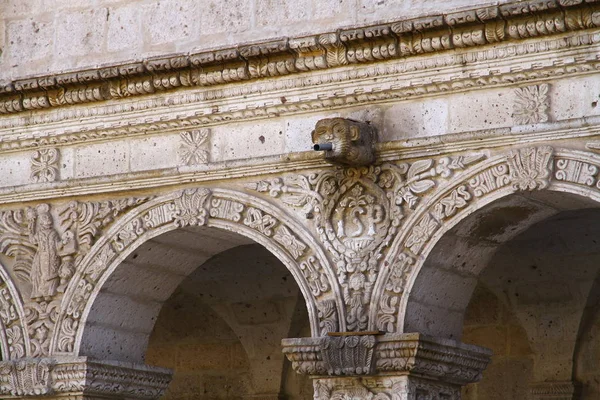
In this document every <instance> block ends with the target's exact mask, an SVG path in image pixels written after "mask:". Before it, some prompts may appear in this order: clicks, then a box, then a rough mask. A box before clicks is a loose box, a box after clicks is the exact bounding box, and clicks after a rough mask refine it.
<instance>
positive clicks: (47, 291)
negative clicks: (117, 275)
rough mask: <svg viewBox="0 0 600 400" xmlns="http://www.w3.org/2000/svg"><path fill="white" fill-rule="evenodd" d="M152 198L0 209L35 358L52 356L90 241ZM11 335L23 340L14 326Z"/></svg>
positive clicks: (1, 245) (2, 239)
mask: <svg viewBox="0 0 600 400" xmlns="http://www.w3.org/2000/svg"><path fill="white" fill-rule="evenodd" d="M148 199H149V198H148V197H135V198H126V199H120V200H111V201H102V202H79V201H72V202H69V203H68V204H66V205H62V206H59V207H55V208H52V207H51V206H50V205H49V204H45V203H42V204H38V205H37V206H35V207H27V208H23V209H17V210H9V211H2V212H0V251H1V252H2V253H3V254H5V255H7V256H9V257H11V258H12V260H13V263H12V265H11V266H10V270H11V271H12V273H13V274H14V276H15V277H16V279H17V282H18V284H17V287H18V288H19V291H20V292H21V296H22V297H23V298H24V313H25V319H26V321H27V322H26V324H27V330H28V335H29V337H28V340H29V343H30V345H31V355H32V356H39V355H45V354H48V351H49V346H50V340H51V337H52V331H53V329H54V324H55V322H56V318H57V316H58V314H59V312H60V304H61V296H62V293H63V292H64V291H65V289H66V287H67V284H68V283H69V281H70V279H71V277H72V276H73V274H74V273H75V270H76V268H77V266H78V265H79V263H80V262H81V260H82V259H83V258H84V257H85V255H86V254H87V253H88V252H89V250H90V248H91V247H92V245H93V244H94V243H95V241H96V240H97V239H98V238H99V237H100V235H101V234H102V232H103V231H104V229H106V227H108V226H109V225H110V224H111V223H112V222H114V220H115V219H116V218H117V217H118V216H119V215H121V214H122V213H124V212H125V211H128V210H129V209H130V208H132V207H134V206H136V205H138V204H141V203H143V202H145V201H147V200H148ZM5 293H7V292H5ZM0 304H2V302H0ZM9 310H10V308H9ZM6 313H7V315H11V314H10V312H9V311H6ZM7 334H8V335H11V336H12V337H11V340H12V341H13V342H14V341H16V340H20V331H19V330H18V329H16V328H11V332H10V333H7ZM17 335H19V336H17ZM13 347H14V346H13ZM18 352H21V350H18Z"/></svg>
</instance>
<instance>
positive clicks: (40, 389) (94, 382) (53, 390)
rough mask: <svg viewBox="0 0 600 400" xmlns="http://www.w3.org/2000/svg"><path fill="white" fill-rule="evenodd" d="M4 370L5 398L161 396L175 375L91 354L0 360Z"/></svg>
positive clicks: (0, 388) (0, 384)
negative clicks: (84, 355)
mask: <svg viewBox="0 0 600 400" xmlns="http://www.w3.org/2000/svg"><path fill="white" fill-rule="evenodd" d="M0 372H1V373H0V395H2V398H4V399H12V398H23V396H27V397H29V396H32V397H37V396H43V395H67V396H69V395H75V396H77V395H98V396H101V397H102V398H123V397H126V398H136V399H157V398H159V397H160V396H161V395H162V394H163V393H164V391H165V390H166V389H167V386H168V384H169V382H170V381H171V376H172V372H171V371H170V370H168V369H165V368H159V367H151V366H148V365H137V364H131V363H125V362H106V361H92V360H89V359H88V358H87V357H77V358H68V359H63V360H57V359H52V358H28V359H24V360H18V361H4V362H0ZM77 398H79V397H77Z"/></svg>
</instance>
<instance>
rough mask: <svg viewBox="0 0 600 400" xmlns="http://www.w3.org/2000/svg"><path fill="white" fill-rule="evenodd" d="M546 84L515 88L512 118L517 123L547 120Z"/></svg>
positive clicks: (547, 86) (523, 123) (534, 122)
mask: <svg viewBox="0 0 600 400" xmlns="http://www.w3.org/2000/svg"><path fill="white" fill-rule="evenodd" d="M548 88H549V85H548V84H541V85H533V86H526V87H523V88H519V89H516V90H515V103H514V108H513V119H514V121H515V123H517V124H518V125H526V124H537V123H539V122H547V121H548V108H549V99H548Z"/></svg>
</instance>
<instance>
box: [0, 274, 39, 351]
mask: <svg viewBox="0 0 600 400" xmlns="http://www.w3.org/2000/svg"><path fill="white" fill-rule="evenodd" d="M31 355H32V354H31V344H30V340H29V332H28V330H27V323H26V315H25V310H24V307H23V301H22V300H21V296H20V295H19V291H18V290H17V288H16V287H15V284H14V282H13V281H12V279H11V277H10V276H9V275H8V273H7V272H6V268H5V267H4V266H3V265H1V264H0V357H1V358H0V359H1V360H3V361H4V360H14V359H17V358H23V357H28V356H29V357H30V356H31Z"/></svg>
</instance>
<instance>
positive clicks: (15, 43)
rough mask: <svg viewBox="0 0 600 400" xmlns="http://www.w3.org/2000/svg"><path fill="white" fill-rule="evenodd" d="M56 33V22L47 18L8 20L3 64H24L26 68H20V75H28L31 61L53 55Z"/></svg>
mask: <svg viewBox="0 0 600 400" xmlns="http://www.w3.org/2000/svg"><path fill="white" fill-rule="evenodd" d="M54 33H55V28H54V23H53V22H52V21H50V20H47V19H36V20H34V19H33V18H28V19H21V20H17V21H12V22H8V24H7V25H6V42H7V44H8V47H7V48H6V49H2V50H3V55H4V57H5V61H4V62H3V64H4V63H6V65H7V66H8V65H10V66H11V67H13V68H17V67H21V66H24V69H20V71H23V72H20V73H19V75H21V76H24V75H26V73H28V67H27V65H28V64H29V63H31V62H32V61H36V60H42V59H45V58H46V57H49V56H51V55H52V53H53V48H52V47H53V44H54V40H53V39H54V36H55V35H54ZM3 69H4V67H3ZM2 74H4V73H2Z"/></svg>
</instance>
